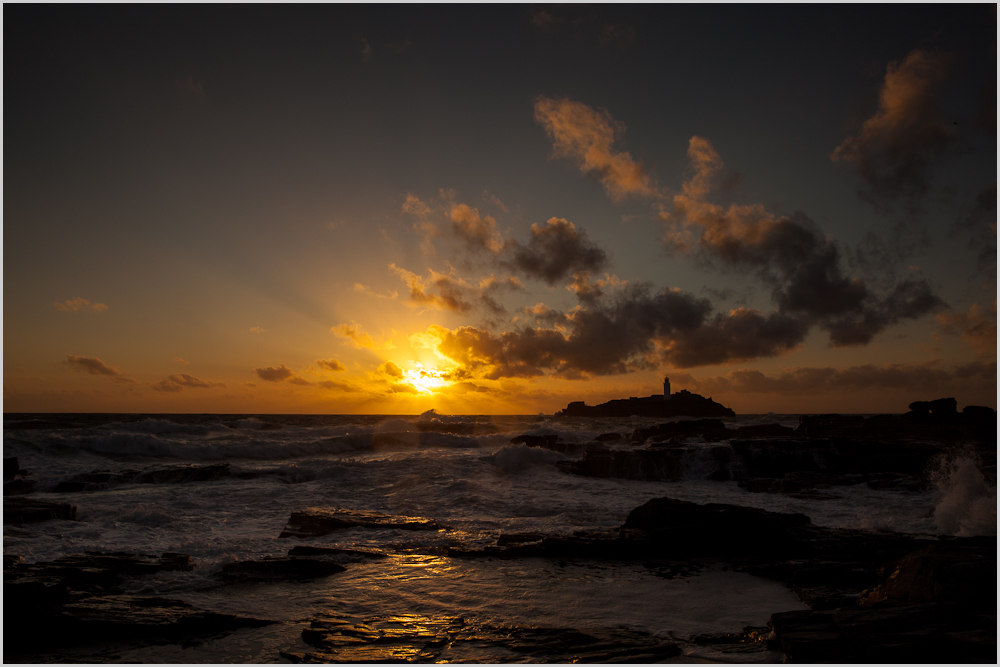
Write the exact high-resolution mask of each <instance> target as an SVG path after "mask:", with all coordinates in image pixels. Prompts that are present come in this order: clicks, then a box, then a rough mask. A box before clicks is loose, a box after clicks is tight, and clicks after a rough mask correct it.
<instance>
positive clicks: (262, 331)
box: [250, 327, 266, 334]
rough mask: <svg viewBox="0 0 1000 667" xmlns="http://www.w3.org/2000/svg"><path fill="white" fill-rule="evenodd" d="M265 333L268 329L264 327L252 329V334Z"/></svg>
mask: <svg viewBox="0 0 1000 667" xmlns="http://www.w3.org/2000/svg"><path fill="white" fill-rule="evenodd" d="M264 331H266V329H264V328H263V327H250V333H255V334H256V333H264Z"/></svg>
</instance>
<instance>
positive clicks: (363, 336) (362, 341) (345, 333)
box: [330, 321, 375, 348]
mask: <svg viewBox="0 0 1000 667" xmlns="http://www.w3.org/2000/svg"><path fill="white" fill-rule="evenodd" d="M330 331H332V332H333V333H335V334H337V335H338V336H340V337H341V338H346V339H347V340H349V341H351V343H353V344H354V346H355V347H368V348H373V347H375V341H374V340H372V337H371V336H370V335H368V334H367V333H365V332H364V331H362V330H361V328H360V327H359V326H358V325H357V323H355V322H353V321H352V322H351V323H350V324H338V325H336V326H333V327H330Z"/></svg>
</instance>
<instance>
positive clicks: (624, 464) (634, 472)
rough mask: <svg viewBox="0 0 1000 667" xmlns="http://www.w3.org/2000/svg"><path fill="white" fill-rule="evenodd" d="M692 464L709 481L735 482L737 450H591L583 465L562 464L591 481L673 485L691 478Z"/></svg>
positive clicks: (700, 447) (664, 447)
mask: <svg viewBox="0 0 1000 667" xmlns="http://www.w3.org/2000/svg"><path fill="white" fill-rule="evenodd" d="M692 461H697V462H698V468H699V469H700V472H701V474H702V475H703V476H704V477H706V478H713V479H726V480H728V479H731V471H730V467H731V464H732V461H733V450H732V449H731V448H730V447H729V446H726V445H719V446H715V447H705V446H704V445H683V444H670V445H661V446H651V447H648V448H645V449H627V450H625V449H620V450H614V451H612V450H606V449H588V450H587V451H585V452H584V454H583V458H582V459H581V460H579V461H559V462H558V463H557V466H558V467H559V468H560V469H561V470H564V471H566V472H569V473H573V474H577V475H584V476H587V477H611V478H622V479H637V480H645V481H672V480H677V479H682V478H685V477H686V476H687V475H688V474H689V470H690V466H691V462H692Z"/></svg>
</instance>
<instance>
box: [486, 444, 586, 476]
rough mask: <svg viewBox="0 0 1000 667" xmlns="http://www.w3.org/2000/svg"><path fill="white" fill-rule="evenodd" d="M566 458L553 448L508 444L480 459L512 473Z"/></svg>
mask: <svg viewBox="0 0 1000 667" xmlns="http://www.w3.org/2000/svg"><path fill="white" fill-rule="evenodd" d="M566 458H567V457H566V456H565V455H564V454H560V453H559V452H554V451H552V450H551V449H540V448H538V447H528V446H527V445H507V446H506V447H502V448H500V450H498V451H496V452H494V453H493V454H491V455H489V456H483V457H482V458H481V459H480V460H482V461H486V462H487V463H492V464H493V465H495V466H498V467H500V468H502V469H503V470H504V471H505V472H508V473H511V472H521V471H523V470H527V469H528V468H531V467H533V466H537V465H548V464H552V463H555V462H556V461H564V460H566Z"/></svg>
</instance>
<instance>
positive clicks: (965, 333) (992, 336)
mask: <svg viewBox="0 0 1000 667" xmlns="http://www.w3.org/2000/svg"><path fill="white" fill-rule="evenodd" d="M937 319H938V322H940V323H941V324H942V325H944V327H945V331H946V333H951V332H954V331H956V330H957V331H958V332H959V333H961V334H962V339H963V340H964V341H965V342H967V343H968V344H969V347H971V348H972V349H973V351H974V352H975V353H976V355H977V356H979V357H981V358H985V359H990V358H996V355H997V303H996V301H994V302H993V312H992V316H989V314H988V313H987V314H984V313H983V309H982V308H980V307H979V304H978V303H974V304H972V307H971V308H969V312H968V313H940V314H938V316H937Z"/></svg>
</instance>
